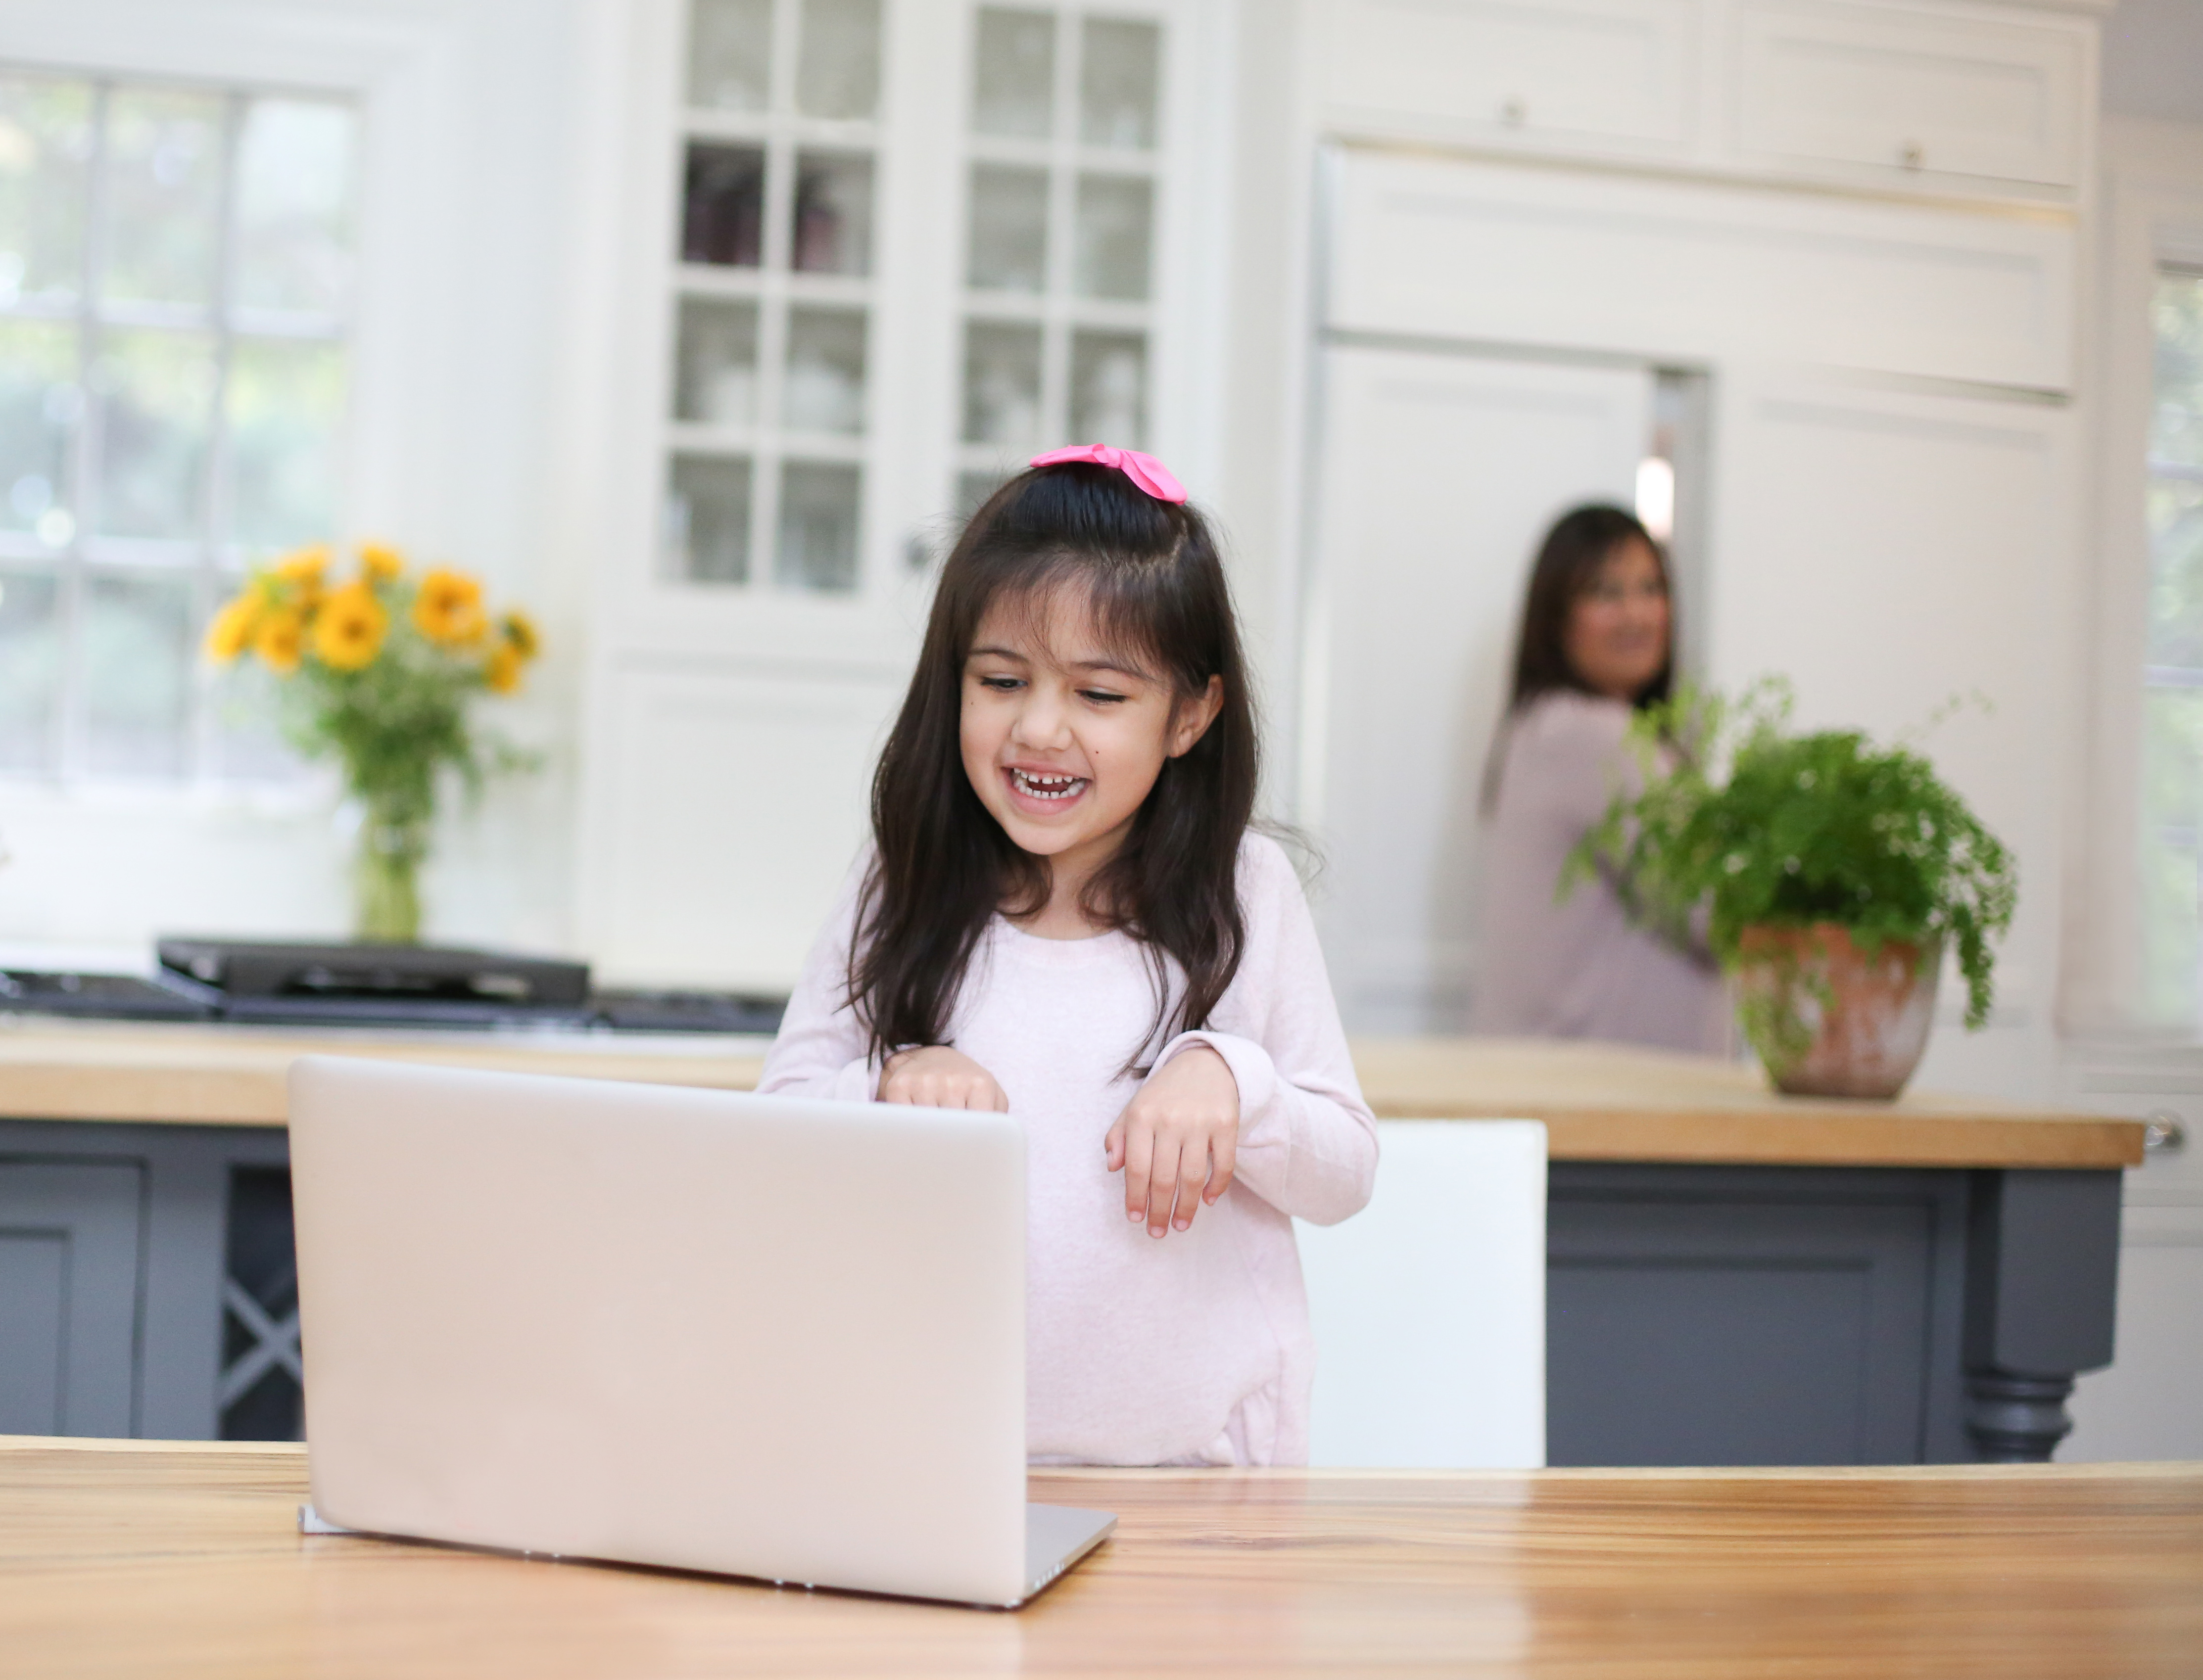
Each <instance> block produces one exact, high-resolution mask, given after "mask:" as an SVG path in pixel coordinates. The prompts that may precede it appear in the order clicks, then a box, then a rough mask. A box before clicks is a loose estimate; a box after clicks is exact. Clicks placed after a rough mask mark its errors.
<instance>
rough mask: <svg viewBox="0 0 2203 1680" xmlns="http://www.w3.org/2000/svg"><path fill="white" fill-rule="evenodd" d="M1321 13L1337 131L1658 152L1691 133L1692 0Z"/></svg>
mask: <svg viewBox="0 0 2203 1680" xmlns="http://www.w3.org/2000/svg"><path fill="white" fill-rule="evenodd" d="M1324 12H1325V19H1326V31H1325V35H1324V38H1323V41H1322V44H1321V48H1320V51H1319V53H1318V56H1317V62H1318V63H1319V64H1320V66H1321V70H1320V74H1321V75H1322V77H1323V84H1322V85H1323V99H1324V105H1325V109H1326V116H1327V117H1328V118H1329V120H1330V121H1331V123H1332V126H1333V127H1340V128H1344V129H1347V130H1350V131H1351V132H1355V133H1362V134H1368V135H1376V136H1384V135H1399V136H1403V137H1407V138H1413V139H1451V140H1457V141H1462V142H1465V143H1469V144H1484V143H1488V142H1490V141H1491V140H1493V139H1509V138H1510V137H1511V138H1512V139H1517V140H1520V141H1521V142H1522V143H1525V144H1532V145H1534V144H1536V143H1537V142H1539V140H1541V139H1550V140H1553V141H1555V142H1557V143H1560V144H1564V145H1574V146H1577V147H1580V146H1581V145H1583V144H1585V143H1586V142H1590V143H1594V144H1596V143H1601V142H1604V143H1606V144H1607V145H1608V146H1609V147H1610V146H1611V145H1612V144H1614V143H1616V142H1621V143H1624V147H1625V149H1627V144H1629V143H1634V144H1636V145H1638V146H1639V147H1644V148H1649V149H1651V150H1659V151H1674V150H1678V149H1680V148H1681V147H1682V146H1683V145H1684V144H1685V143H1686V141H1687V139H1689V135H1690V125H1691V115H1692V92H1693V81H1694V77H1695V74H1696V65H1697V60H1698V36H1699V28H1698V17H1699V7H1698V3H1697V0H1551V3H1547V4H1527V3H1523V0H1511V3H1510V0H1327V3H1326V5H1325V8H1324Z"/></svg>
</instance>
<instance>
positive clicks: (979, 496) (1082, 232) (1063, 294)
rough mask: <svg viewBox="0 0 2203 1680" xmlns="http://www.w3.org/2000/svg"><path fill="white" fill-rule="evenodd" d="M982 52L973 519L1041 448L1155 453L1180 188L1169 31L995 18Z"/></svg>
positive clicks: (1056, 15)
mask: <svg viewBox="0 0 2203 1680" xmlns="http://www.w3.org/2000/svg"><path fill="white" fill-rule="evenodd" d="M971 43H972V46H971V50H972V62H971V90H972V92H971V104H970V109H969V112H968V114H967V117H966V151H967V161H966V176H965V188H966V191H965V227H966V238H967V243H966V263H965V268H964V274H963V280H964V292H963V304H962V315H963V327H962V331H963V355H962V357H961V358H960V362H961V374H962V379H963V383H964V389H963V398H962V402H961V403H960V405H959V409H958V413H959V415H960V433H959V436H958V453H957V473H956V484H955V486H954V496H953V501H954V505H955V507H956V509H957V511H958V512H959V513H960V514H969V513H970V512H971V511H972V510H974V509H976V508H977V506H978V505H979V504H980V503H982V502H983V501H984V500H985V499H986V498H987V497H988V496H989V495H990V494H991V493H992V492H993V491H994V489H995V486H997V485H999V484H1001V481H1002V480H1004V479H1005V478H1006V477H1007V476H1008V475H1011V474H1013V473H1014V472H1016V471H1017V470H1018V469H1020V468H1021V467H1022V466H1023V465H1024V464H1025V458H1026V457H1028V456H1030V455H1031V453H1032V452H1033V451H1035V450H1037V449H1045V448H1052V447H1054V446H1057V445H1063V444H1082V443H1099V444H1114V445H1119V447H1125V448H1131V449H1144V448H1147V447H1148V446H1149V413H1148V410H1149V401H1148V384H1149V372H1148V351H1149V343H1150V340H1151V339H1152V337H1153V327H1154V322H1153V320H1152V315H1151V310H1152V304H1153V298H1154V295H1155V247H1156V240H1157V227H1158V222H1157V209H1158V200H1159V198H1160V196H1161V192H1162V188H1163V177H1164V168H1163V162H1162V150H1161V145H1162V125H1161V97H1162V81H1163V74H1164V56H1165V52H1166V39H1165V31H1164V25H1163V21H1162V20H1161V19H1160V18H1141V17H1135V16H1127V15H1124V14H1123V13H1122V12H1120V11H1118V10H1116V9H1112V10H1110V11H1108V12H1107V13H1096V14H1089V12H1088V11H1087V10H1086V9H1085V8H1084V7H1081V6H1075V5H1048V4H1032V3H1028V4H1023V5H983V6H980V7H977V9H975V12H974V15H973V20H972V35H971Z"/></svg>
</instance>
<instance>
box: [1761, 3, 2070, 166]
mask: <svg viewBox="0 0 2203 1680" xmlns="http://www.w3.org/2000/svg"><path fill="white" fill-rule="evenodd" d="M1736 31H1737V40H1736V56H1735V64H1736V74H1737V79H1738V80H1737V90H1736V112H1737V116H1736V125H1737V127H1736V143H1737V148H1738V150H1739V152H1740V153H1742V154H1743V155H1744V156H1746V157H1749V158H1764V159H1784V160H1805V161H1811V162H1828V163H1844V164H1865V165H1871V166H1878V167H1880V168H1887V169H1889V170H1892V171H1899V172H1909V171H1929V172H1933V173H1934V174H1946V175H1970V176H1976V177H1987V178H1989V179H1993V180H2010V181H2021V182H2028V183H2032V184H2036V185H2041V186H2073V185H2074V184H2075V183H2076V181H2077V180H2079V179H2080V174H2081V168H2082V125H2083V122H2084V121H2085V115H2086V112H2087V109H2088V73H2089V70H2090V68H2091V66H2090V63H2089V56H2088V50H2087V39H2088V38H2087V36H2086V35H2085V33H2083V32H2082V30H2081V29H2080V28H2079V27H2076V26H2074V25H2071V24H2067V23H2062V22H2050V23H2045V24H2043V25H2041V26H2032V25H2027V24H2018V23H2007V22H1999V21H1990V20H1987V19H1976V18H1956V17H1937V16H1934V15H1917V14H1914V15H1907V14H1905V13H1901V12H1896V11H1889V10H1882V9H1875V8H1869V7H1865V6H1850V5H1839V4H1800V3H1788V4H1762V5H1752V6H1747V7H1745V8H1744V9H1741V10H1740V11H1739V13H1738V15H1737V22H1736Z"/></svg>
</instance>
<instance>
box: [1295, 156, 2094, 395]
mask: <svg viewBox="0 0 2203 1680" xmlns="http://www.w3.org/2000/svg"><path fill="white" fill-rule="evenodd" d="M1331 221H1332V228H1333V230H1334V237H1333V240H1332V259H1331V260H1332V268H1331V272H1330V276H1329V280H1330V287H1329V306H1330V320H1331V323H1332V325H1333V326H1335V327H1344V328H1348V329H1350V330H1354V331H1358V332H1374V333H1409V334H1414V335H1416V336H1419V337H1424V338H1444V339H1456V340H1461V341H1468V342H1476V343H1485V344H1492V343H1504V344H1515V345H1540V346H1550V347H1556V348H1562V347H1565V348H1568V349H1571V350H1595V351H1611V352H1616V353H1620V354H1624V355H1632V356H1638V357H1653V358H1660V359H1667V360H1669V361H1672V362H1674V363H1680V364H1681V365H1686V366H1687V365H1704V364H1707V363H1716V362H1722V361H1728V360H1731V359H1733V358H1735V357H1739V356H1741V357H1753V358H1763V359H1765V360H1768V361H1781V362H1793V363H1812V364H1816V365H1819V366H1822V367H1841V368H1860V369H1869V370H1873V371H1876V372H1882V373H1891V374H1913V375H1924V376H1928V377H1931V378H1941V379H1952V380H1968V381H1972V382H1977V383H1981V384H1991V385H2011V386H2023V387H2028V388H2031V389H2035V390H2051V391H2056V390H2064V389H2066V388H2068V387H2069V386H2070V384H2071V381H2072V377H2073V357H2074V331H2073V295H2074V286H2075V271H2076V262H2077V254H2076V242H2075V238H2074V233H2073V229H2072V228H2071V227H2070V226H2067V225H2064V224H2063V223H2061V222H2058V221H2052V219H2050V218H2048V217H2019V216H2002V215H1999V216H1990V215H1979V214H1977V213H1972V212H1969V211H1964V210H1958V209H1951V208H1949V207H1947V206H1943V205H1932V204H1918V203H1887V202H1882V203H1875V202H1870V201H1867V200H1863V199H1858V198H1852V197H1837V196H1835V195H1833V194H1824V193H1811V194H1808V193H1802V192H1788V191H1782V190H1779V189H1775V188H1772V187H1766V186H1743V185H1724V184H1718V183H1715V182H1711V181H1692V180H1645V179H1642V178H1640V177H1634V176H1629V175H1624V174H1619V173H1611V174H1609V173H1603V172H1597V171H1592V170H1561V169H1535V168H1523V167H1521V165H1519V164H1509V163H1502V162H1485V161H1471V160H1466V159H1464V160H1460V161H1448V160H1444V159H1438V158H1430V157H1403V156H1393V155H1387V154H1383V153H1377V152H1372V151H1363V150H1354V151H1351V152H1350V153H1348V154H1347V156H1345V158H1344V162H1343V167H1342V168H1341V169H1340V170H1339V171H1338V175H1337V177H1336V192H1335V196H1334V200H1333V204H1332V210H1331Z"/></svg>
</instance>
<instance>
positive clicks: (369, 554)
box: [359, 543, 405, 583]
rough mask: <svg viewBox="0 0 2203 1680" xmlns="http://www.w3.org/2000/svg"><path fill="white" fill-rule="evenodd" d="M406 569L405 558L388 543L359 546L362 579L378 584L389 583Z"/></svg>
mask: <svg viewBox="0 0 2203 1680" xmlns="http://www.w3.org/2000/svg"><path fill="white" fill-rule="evenodd" d="M404 571H405V556H404V555H402V554H400V553H399V551H397V550H396V549H394V548H393V547H391V546H390V545H389V544H387V543H362V544H361V545H359V572H360V575H361V576H362V577H365V578H371V579H373V580H374V581H375V582H377V583H387V582H389V581H391V580H392V579H393V578H395V577H397V576H399V575H401V574H402V573H403V572H404Z"/></svg>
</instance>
